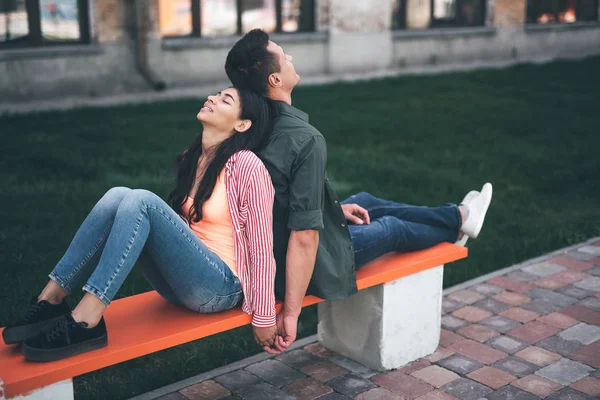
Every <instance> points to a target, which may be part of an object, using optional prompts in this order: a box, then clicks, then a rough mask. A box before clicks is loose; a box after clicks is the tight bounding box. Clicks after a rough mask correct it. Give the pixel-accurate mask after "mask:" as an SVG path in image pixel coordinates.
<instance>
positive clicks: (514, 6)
mask: <svg viewBox="0 0 600 400" xmlns="http://www.w3.org/2000/svg"><path fill="white" fill-rule="evenodd" d="M526 11H527V0H495V11H494V17H495V19H494V25H495V26H497V27H504V26H515V25H523V24H524V23H525V21H526Z"/></svg>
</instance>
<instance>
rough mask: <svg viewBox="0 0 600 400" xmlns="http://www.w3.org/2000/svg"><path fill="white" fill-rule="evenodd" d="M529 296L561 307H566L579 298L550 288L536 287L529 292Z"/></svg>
mask: <svg viewBox="0 0 600 400" xmlns="http://www.w3.org/2000/svg"><path fill="white" fill-rule="evenodd" d="M527 296H529V297H531V298H533V299H539V300H543V301H545V302H547V303H550V304H554V305H555V306H559V307H566V306H568V305H571V304H573V303H577V299H575V298H573V297H569V296H565V295H564V294H560V293H556V292H553V291H552V290H548V289H540V288H536V289H533V290H531V291H529V292H527Z"/></svg>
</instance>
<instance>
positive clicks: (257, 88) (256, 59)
mask: <svg viewBox="0 0 600 400" xmlns="http://www.w3.org/2000/svg"><path fill="white" fill-rule="evenodd" d="M268 45H269V35H268V34H267V33H266V32H265V31H262V30H260V29H254V30H251V31H250V32H248V33H247V34H246V35H244V37H243V38H241V39H240V40H238V42H237V43H236V44H235V45H234V46H233V48H232V49H231V50H230V51H229V54H227V60H226V61H225V72H226V73H227V76H228V77H229V80H230V81H231V83H232V84H233V86H235V87H237V88H240V89H247V90H252V91H253V92H256V93H259V94H261V95H263V96H266V95H267V88H268V79H269V75H271V74H273V73H275V72H279V62H278V60H277V56H276V55H275V54H273V53H271V52H270V51H268V50H267V46H268Z"/></svg>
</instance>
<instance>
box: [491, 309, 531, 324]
mask: <svg viewBox="0 0 600 400" xmlns="http://www.w3.org/2000/svg"><path fill="white" fill-rule="evenodd" d="M500 315H501V316H503V317H506V318H510V319H512V320H515V321H517V322H521V323H526V322H529V321H533V320H534V319H536V318H537V317H539V314H538V313H536V312H533V311H529V310H524V309H522V308H520V307H513V308H511V309H508V310H506V311H503V312H501V313H500Z"/></svg>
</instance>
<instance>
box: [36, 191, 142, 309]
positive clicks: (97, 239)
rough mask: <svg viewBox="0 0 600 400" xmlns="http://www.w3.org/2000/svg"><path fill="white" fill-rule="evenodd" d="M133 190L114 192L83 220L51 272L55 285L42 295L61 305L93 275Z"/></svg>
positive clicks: (52, 284)
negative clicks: (122, 203)
mask: <svg viewBox="0 0 600 400" xmlns="http://www.w3.org/2000/svg"><path fill="white" fill-rule="evenodd" d="M131 191H132V190H131V189H129V188H125V187H114V188H112V189H110V190H109V191H108V192H106V194H105V195H104V196H102V198H101V199H100V200H99V201H98V203H96V205H95V206H94V208H92V211H90V213H89V214H88V216H87V217H86V219H85V220H84V221H83V223H82V224H81V226H80V227H79V229H78V230H77V233H76V234H75V237H74V238H73V240H72V241H71V244H70V245H69V248H68V249H67V251H66V252H65V254H64V255H63V257H62V258H61V259H60V261H59V262H58V263H57V264H56V266H55V267H54V270H53V271H52V272H51V273H50V278H51V280H52V281H51V282H50V283H48V285H47V286H46V288H44V290H43V291H42V293H41V294H40V296H39V300H46V301H48V302H50V303H52V304H58V303H60V302H61V301H62V299H63V298H64V297H65V296H66V295H67V294H69V293H71V292H72V291H73V287H74V285H75V284H77V282H79V281H80V280H81V279H82V278H83V277H84V276H87V275H89V274H90V273H91V272H92V269H93V268H94V266H95V265H96V264H97V263H98V260H99V259H100V254H101V253H102V249H103V248H104V245H105V243H106V239H107V237H108V234H109V233H110V230H111V228H112V226H113V221H114V219H115V215H116V214H117V209H118V208H119V205H120V204H121V201H122V200H123V198H124V197H125V196H126V195H127V194H128V193H130V192H131Z"/></svg>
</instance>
